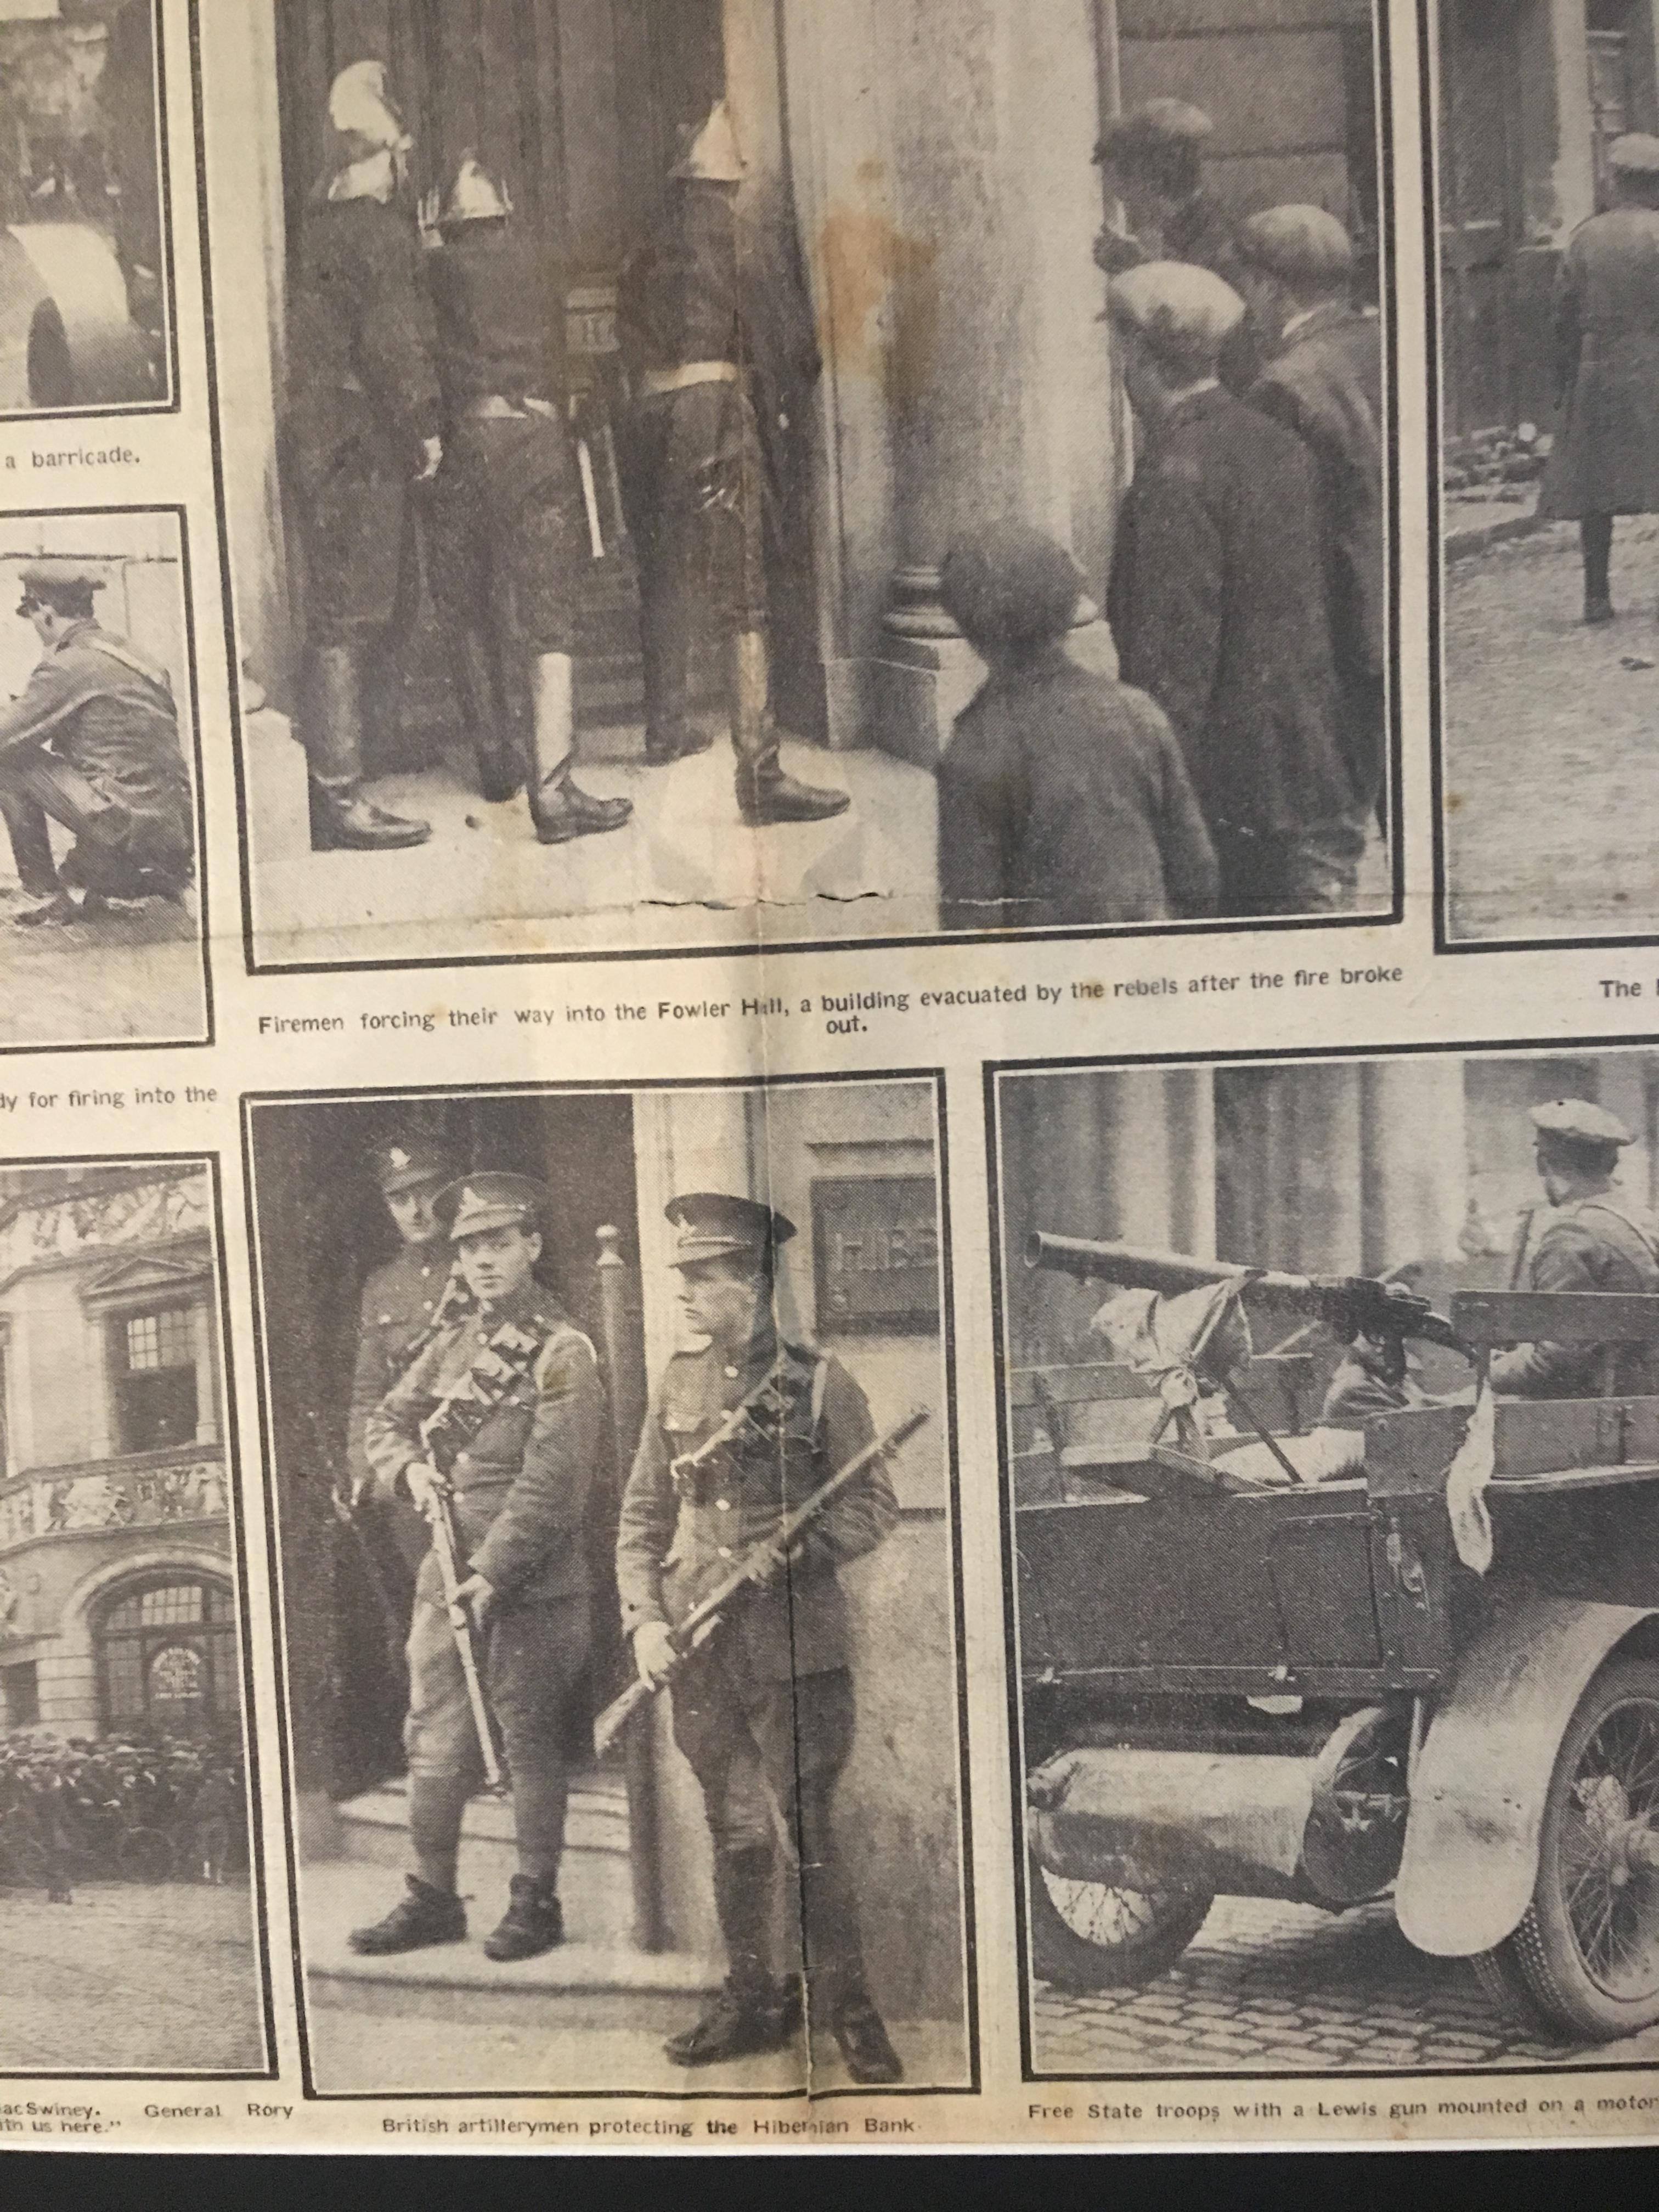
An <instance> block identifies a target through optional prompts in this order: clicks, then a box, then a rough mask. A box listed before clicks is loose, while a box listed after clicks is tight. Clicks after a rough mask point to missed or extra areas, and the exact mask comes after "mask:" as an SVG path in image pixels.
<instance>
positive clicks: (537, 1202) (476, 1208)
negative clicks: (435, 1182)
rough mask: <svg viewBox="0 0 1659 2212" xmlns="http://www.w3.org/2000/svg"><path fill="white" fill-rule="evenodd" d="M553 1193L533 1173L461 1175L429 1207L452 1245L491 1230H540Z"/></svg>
mask: <svg viewBox="0 0 1659 2212" xmlns="http://www.w3.org/2000/svg"><path fill="white" fill-rule="evenodd" d="M552 1202H553V1194H552V1192H551V1191H550V1190H549V1189H548V1188H547V1185H546V1184H545V1183H541V1182H537V1181H536V1179H535V1177H534V1176H521V1175H476V1176H461V1177H460V1178H459V1181H458V1182H452V1183H450V1184H449V1185H448V1186H447V1188H445V1189H443V1190H441V1191H440V1192H439V1193H438V1195H437V1197H436V1198H435V1200H433V1202H432V1210H433V1212H435V1214H436V1215H437V1217H438V1218H439V1220H440V1221H441V1223H442V1225H443V1226H444V1229H445V1230H446V1231H447V1234H448V1237H449V1241H450V1243H452V1244H459V1243H460V1241H461V1239H462V1237H482V1236H483V1235H484V1234H485V1233H486V1232H487V1231H489V1230H491V1229H529V1230H539V1229H540V1228H541V1227H542V1225H543V1223H544V1221H545V1219H546V1218H547V1212H548V1209H549V1208H550V1206H551V1205H552Z"/></svg>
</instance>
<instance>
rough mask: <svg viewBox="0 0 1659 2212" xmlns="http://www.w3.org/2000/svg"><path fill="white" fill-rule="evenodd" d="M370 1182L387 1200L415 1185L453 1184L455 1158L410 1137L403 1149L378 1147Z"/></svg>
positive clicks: (417, 1138) (422, 1139) (418, 1139)
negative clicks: (429, 1183) (373, 1181)
mask: <svg viewBox="0 0 1659 2212" xmlns="http://www.w3.org/2000/svg"><path fill="white" fill-rule="evenodd" d="M373 1164H374V1180H375V1182H377V1183H379V1185H380V1189H381V1191H382V1193H383V1194H385V1196H386V1197H387V1198H395V1197H396V1195H397V1194H398V1192H399V1191H400V1190H413V1189H414V1188H415V1187H416V1184H417V1183H423V1182H441V1183H448V1182H453V1181H454V1180H455V1157H454V1155H453V1152H447V1150H446V1149H445V1147H444V1146H442V1145H436V1144H433V1143H432V1142H431V1141H430V1140H429V1139H427V1138H424V1137H413V1138H411V1139H410V1141H409V1142H408V1143H407V1144H406V1145H382V1146H380V1149H379V1150H378V1151H377V1152H375V1153H374V1156H373Z"/></svg>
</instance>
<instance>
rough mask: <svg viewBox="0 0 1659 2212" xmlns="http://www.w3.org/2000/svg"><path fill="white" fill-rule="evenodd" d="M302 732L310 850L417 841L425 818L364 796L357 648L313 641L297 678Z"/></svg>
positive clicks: (427, 830) (426, 828) (378, 848)
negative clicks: (412, 817)
mask: <svg viewBox="0 0 1659 2212" xmlns="http://www.w3.org/2000/svg"><path fill="white" fill-rule="evenodd" d="M300 715H301V735H302V738H303V741H304V744H305V749H306V759H307V764H308V766H309V769H310V788H311V848H312V850H313V852H315V853H334V852H382V851H391V850H394V849H396V848H400V847H403V846H406V845H423V844H425V842H426V841H427V839H428V837H429V836H431V835H432V829H431V825H430V823H426V822H419V821H414V820H408V819H405V818H404V817H403V816H402V815H398V814H391V813H388V812H387V811H386V809H385V808H384V807H382V806H376V805H375V804H374V801H373V800H372V799H366V798H364V796H363V720H362V678H361V674H360V671H359V669H358V664H357V656H356V649H355V648H354V647H351V646H349V645H325V646H318V647H313V650H312V651H310V652H309V653H307V655H306V662H305V667H304V669H303V671H302V672H301V700H300Z"/></svg>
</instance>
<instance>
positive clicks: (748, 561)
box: [617, 100, 848, 824]
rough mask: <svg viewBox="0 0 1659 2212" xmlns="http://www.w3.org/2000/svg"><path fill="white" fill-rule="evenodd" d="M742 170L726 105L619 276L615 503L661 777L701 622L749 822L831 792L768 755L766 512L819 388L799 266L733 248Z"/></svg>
mask: <svg viewBox="0 0 1659 2212" xmlns="http://www.w3.org/2000/svg"><path fill="white" fill-rule="evenodd" d="M744 166H745V165H744V159H743V155H741V153H739V151H738V143H737V139H736V137H735V135H734V133H733V131H732V122H731V118H730V116H729V114H728V113H727V111H726V103H725V102H724V100H721V101H719V102H717V103H716V105H715V106H714V110H713V112H712V113H711V114H710V115H709V117H708V121H707V122H706V123H705V124H704V125H703V126H702V129H701V130H700V131H698V132H697V133H696V137H694V138H693V140H692V141H691V143H690V145H689V146H688V147H687V149H686V150H685V152H684V155H682V157H681V159H680V160H679V161H678V162H677V164H676V165H675V167H674V168H673V169H672V170H671V173H670V177H669V185H668V194H667V197H666V199H665V202H664V204H663V207H662V210H661V211H660V213H659V216H658V219H657V223H656V228H655V233H654V234H653V238H652V240H650V242H649V243H648V244H647V245H645V246H641V248H640V249H639V250H638V251H637V252H635V253H633V254H631V255H630V256H629V258H628V260H627V261H626V263H625V264H623V272H622V276H621V279H620V283H619V290H618V299H617V317H618V323H619V329H620V335H621V338H622V343H623V354H624V356H625V358H626V359H627V360H628V362H629V373H630V376H631V379H632V384H633V393H634V397H633V404H632V406H631V409H630V410H629V419H628V423H627V428H626V435H625V437H624V440H623V451H622V456H621V458H622V461H623V471H622V477H623V498H624V501H625V502H626V506H627V512H628V526H629V533H630V535H631V536H632V538H633V540H634V549H635V553H636V554H637V556H638V558H639V564H640V623H641V646H642V648H643V651H644V655H645V708H646V752H645V757H646V760H647V763H648V764H650V765H652V766H656V767H663V766H667V765H669V764H671V763H672V762H674V761H676V760H679V759H682V758H684V757H685V756H686V755H688V754H690V753H697V752H702V751H703V750H705V749H706V747H707V744H708V738H707V737H706V735H705V734H704V733H703V732H702V731H700V730H699V729H697V728H696V726H695V725H694V724H693V722H692V720H691V719H690V704H691V701H690V681H691V659H692V653H693V649H694V647H695V645H696V636H697V631H698V628H699V624H700V622H701V620H702V618H704V617H712V620H713V626H714V629H715V630H716V632H717V634H718V635H719V637H720V642H721V645H722V648H723V650H724V653H725V656H726V669H725V674H726V708H727V713H728V716H729V719H730V723H731V730H732V749H733V751H734V752H735V754H736V766H737V795H738V812H739V814H740V815H741V817H742V818H743V819H744V821H745V822H747V823H754V824H759V823H781V822H821V821H823V820H825V819H827V818H828V817H830V816H832V815H836V814H840V813H842V812H844V811H845V810H846V808H847V806H848V795H847V793H845V792H844V791H830V790H826V789H823V788H822V787H818V786H816V785H813V784H808V783H803V782H801V781H799V779H798V778H797V777H794V776H792V775H787V774H786V773H785V771H784V769H782V767H781V765H780V763H779V759H778V732H777V727H776V725H775V722H774V720H773V718H772V695H771V674H770V669H771V660H770V647H769V635H770V614H769V605H768V593H767V581H766V568H765V542H766V529H767V524H768V520H769V514H770V515H771V516H772V517H775V515H776V514H777V513H778V512H779V511H780V508H781V505H782V503H783V502H785V501H787V497H788V495H789V489H790V484H789V479H790V477H792V476H794V475H798V474H799V471H800V470H801V468H802V467H803V466H804V465H805V464H804V462H803V460H802V458H801V447H800V444H799V439H800V435H801V431H802V429H803V428H804V424H805V412H806V409H807V407H808V406H809V404H810V403H811V392H812V388H813V386H814V385H815V384H816V382H817V375H818V359H817V341H816V338H815V337H814V336H813V334H812V329H811V318H810V314H809V313H807V312H806V311H805V306H804V287H803V284H802V282H801V279H800V276H799V270H795V269H793V268H789V267H786V266H783V265H781V264H780V265H776V266H773V267H769V268H768V267H764V266H763V258H762V255H761V252H760V240H758V239H757V238H752V237H749V236H747V235H745V236H744V237H743V238H741V239H740V237H739V228H738V188H739V186H740V185H741V184H742V181H743V177H744Z"/></svg>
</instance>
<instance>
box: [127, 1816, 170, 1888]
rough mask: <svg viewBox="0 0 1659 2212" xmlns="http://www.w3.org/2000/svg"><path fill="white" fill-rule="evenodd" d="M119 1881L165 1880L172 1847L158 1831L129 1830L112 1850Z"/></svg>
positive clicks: (155, 1829)
mask: <svg viewBox="0 0 1659 2212" xmlns="http://www.w3.org/2000/svg"><path fill="white" fill-rule="evenodd" d="M115 1868H116V1872H117V1873H118V1875H120V1877H121V1879H122V1881H166V1880H167V1876H168V1875H170V1874H171V1873H172V1872H173V1845H172V1844H171V1843H169V1842H168V1840H167V1838H166V1836H164V1835H163V1834H162V1832H161V1830H160V1829H159V1828H129V1829H128V1830H127V1832H126V1833H125V1835H124V1836H123V1837H122V1838H121V1840H120V1842H119V1843H118V1844H117V1845H116V1847H115Z"/></svg>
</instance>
